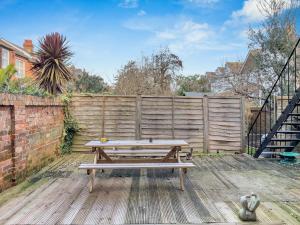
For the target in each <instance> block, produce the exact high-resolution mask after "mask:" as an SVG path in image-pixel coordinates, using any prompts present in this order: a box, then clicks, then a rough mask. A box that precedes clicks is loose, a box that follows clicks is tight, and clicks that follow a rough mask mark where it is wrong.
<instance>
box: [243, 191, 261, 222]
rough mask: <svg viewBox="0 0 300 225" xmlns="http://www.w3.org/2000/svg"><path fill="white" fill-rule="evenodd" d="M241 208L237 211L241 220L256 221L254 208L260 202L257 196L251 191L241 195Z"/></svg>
mask: <svg viewBox="0 0 300 225" xmlns="http://www.w3.org/2000/svg"><path fill="white" fill-rule="evenodd" d="M240 202H241V205H242V208H241V209H240V211H239V217H240V219H241V220H242V221H256V213H255V210H256V209H257V207H258V206H259V204H260V199H259V197H258V196H257V195H256V194H254V193H251V195H245V196H242V197H241V199H240Z"/></svg>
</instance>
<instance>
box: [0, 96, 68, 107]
mask: <svg viewBox="0 0 300 225" xmlns="http://www.w3.org/2000/svg"><path fill="white" fill-rule="evenodd" d="M0 105H4V106H11V105H25V106H26V105H29V106H61V107H62V106H63V105H64V103H63V102H62V101H61V99H60V98H59V97H39V96H32V95H22V94H6V93H0Z"/></svg>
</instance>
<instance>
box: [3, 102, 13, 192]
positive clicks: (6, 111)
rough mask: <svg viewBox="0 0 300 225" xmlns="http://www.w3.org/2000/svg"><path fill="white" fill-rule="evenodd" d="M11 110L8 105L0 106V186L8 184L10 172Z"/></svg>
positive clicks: (11, 165) (11, 164)
mask: <svg viewBox="0 0 300 225" xmlns="http://www.w3.org/2000/svg"><path fill="white" fill-rule="evenodd" d="M11 111H12V108H11V107H9V106H2V107H1V106H0V184H1V185H0V186H1V188H6V187H9V186H10V183H11V182H10V180H11V178H12V177H11V173H12V167H13V163H12V152H11V147H12V142H11V122H12V120H11V119H12V118H11Z"/></svg>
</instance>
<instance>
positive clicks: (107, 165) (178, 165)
mask: <svg viewBox="0 0 300 225" xmlns="http://www.w3.org/2000/svg"><path fill="white" fill-rule="evenodd" d="M191 167H195V165H194V164H193V163H185V162H178V163H103V164H93V163H85V164H84V163H83V164H80V166H79V169H151V168H161V169H169V168H170V169H173V168H191Z"/></svg>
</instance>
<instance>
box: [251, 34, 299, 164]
mask: <svg viewBox="0 0 300 225" xmlns="http://www.w3.org/2000/svg"><path fill="white" fill-rule="evenodd" d="M299 42H300V39H299V40H298V41H297V43H296V45H295V47H294V48H293V50H292V52H291V54H290V56H289V58H288V60H287V62H286V64H285V65H284V67H283V69H282V70H281V73H280V75H279V76H278V77H277V79H276V81H275V83H274V84H273V86H272V88H271V90H270V92H269V94H268V95H267V97H266V99H265V101H264V103H263V105H262V107H261V109H260V110H259V111H258V113H257V115H256V117H255V119H254V121H253V123H252V124H251V126H250V128H249V131H248V135H247V139H248V140H247V141H248V146H247V153H248V154H250V155H253V156H254V157H256V158H257V157H259V155H260V154H261V153H262V152H263V151H264V150H265V149H266V148H267V147H268V145H269V144H270V143H272V144H273V149H275V148H277V149H280V148H282V149H284V146H285V147H286V149H289V150H291V142H289V141H290V140H291V141H294V142H293V143H294V145H296V144H297V143H298V142H297V140H298V138H299V134H297V132H296V131H294V130H295V129H294V128H295V125H297V124H299V125H300V106H299V98H300V90H299V87H300V77H299V76H300V51H299V50H300V44H299ZM298 106H299V109H298ZM298 111H299V113H298ZM299 128H300V127H299ZM279 130H281V131H282V133H281V134H280V132H279ZM288 130H290V131H291V132H290V133H288V132H284V131H288ZM293 131H294V132H293ZM299 133H300V129H299ZM295 140H296V142H295ZM299 140H300V139H299ZM277 143H279V145H278V144H277ZM274 144H275V145H274ZM281 146H282V147H281ZM270 149H272V146H270Z"/></svg>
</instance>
